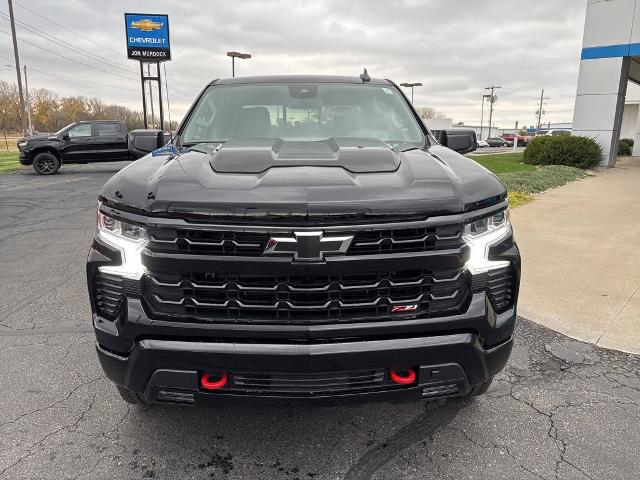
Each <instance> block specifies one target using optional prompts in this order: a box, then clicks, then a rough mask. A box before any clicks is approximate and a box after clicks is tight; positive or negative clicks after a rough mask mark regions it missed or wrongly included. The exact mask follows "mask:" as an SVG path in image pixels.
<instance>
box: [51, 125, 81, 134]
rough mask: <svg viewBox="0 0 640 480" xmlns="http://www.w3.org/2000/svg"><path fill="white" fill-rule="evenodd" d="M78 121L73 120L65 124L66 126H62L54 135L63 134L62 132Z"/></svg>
mask: <svg viewBox="0 0 640 480" xmlns="http://www.w3.org/2000/svg"><path fill="white" fill-rule="evenodd" d="M75 123H76V122H72V123H70V124H69V125H65V126H64V127H62V128H61V129H60V130H58V131H57V132H56V133H54V135H62V132H64V131H65V130H66V129H67V128H69V127H70V126H71V125H75Z"/></svg>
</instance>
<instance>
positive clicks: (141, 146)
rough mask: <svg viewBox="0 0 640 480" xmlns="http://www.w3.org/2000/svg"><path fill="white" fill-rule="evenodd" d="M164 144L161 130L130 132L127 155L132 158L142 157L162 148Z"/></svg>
mask: <svg viewBox="0 0 640 480" xmlns="http://www.w3.org/2000/svg"><path fill="white" fill-rule="evenodd" d="M165 143H166V141H165V138H164V132H163V131H162V130H131V131H130V132H129V137H128V148H129V153H130V154H131V155H132V156H133V157H134V158H140V157H144V156H145V155H146V154H147V153H149V152H153V151H154V150H157V149H158V148H160V147H162V146H164V144H165Z"/></svg>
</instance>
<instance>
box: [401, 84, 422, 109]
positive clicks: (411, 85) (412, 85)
mask: <svg viewBox="0 0 640 480" xmlns="http://www.w3.org/2000/svg"><path fill="white" fill-rule="evenodd" d="M400 85H401V86H403V87H411V104H413V87H421V86H422V83H420V82H416V83H409V82H404V83H401V84H400Z"/></svg>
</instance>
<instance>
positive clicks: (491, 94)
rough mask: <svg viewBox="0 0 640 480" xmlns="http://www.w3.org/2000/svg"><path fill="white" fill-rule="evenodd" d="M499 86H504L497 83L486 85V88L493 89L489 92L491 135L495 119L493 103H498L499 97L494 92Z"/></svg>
mask: <svg viewBox="0 0 640 480" xmlns="http://www.w3.org/2000/svg"><path fill="white" fill-rule="evenodd" d="M499 88H502V87H500V86H497V85H491V86H490V87H485V90H491V93H490V94H489V136H491V121H492V119H493V104H494V103H496V100H497V99H498V97H496V96H495V95H494V92H495V91H496V90H498V89H499Z"/></svg>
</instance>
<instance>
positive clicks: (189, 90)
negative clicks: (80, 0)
mask: <svg viewBox="0 0 640 480" xmlns="http://www.w3.org/2000/svg"><path fill="white" fill-rule="evenodd" d="M14 3H15V4H16V5H17V6H19V7H20V8H22V9H23V10H26V11H27V12H29V13H31V14H33V15H35V16H37V17H39V18H42V19H43V20H46V21H47V22H49V23H51V24H52V25H55V26H57V27H59V28H62V29H63V30H66V31H67V32H70V33H72V34H74V35H75V36H77V37H79V38H82V39H83V40H86V41H87V42H90V43H92V44H94V45H96V46H98V47H100V48H101V49H103V50H109V51H111V52H113V53H116V54H117V55H122V52H120V51H118V50H116V49H114V48H109V47H107V46H105V45H104V44H102V43H98V42H96V41H95V40H92V39H91V38H89V37H87V36H85V35H82V34H81V33H78V32H76V31H75V30H72V29H70V28H69V27H67V26H65V25H62V24H60V23H58V22H55V21H54V20H51V19H50V18H48V17H46V16H44V15H41V14H40V13H38V12H36V11H34V10H32V9H30V8H28V7H26V6H24V5H23V4H22V3H20V2H17V1H15V0H14ZM21 23H24V22H21ZM32 28H34V29H35V27H32ZM40 32H42V33H45V32H44V31H42V30H40ZM46 35H48V34H46ZM49 36H50V37H51V35H49ZM52 38H55V37H52ZM77 48H78V49H80V50H84V49H82V48H81V47H77ZM85 51H86V50H85ZM87 52H88V51H87ZM92 55H93V56H98V57H99V55H95V54H92ZM101 58H104V57H101ZM120 65H122V64H120ZM121 68H122V67H121ZM129 71H130V72H131V73H136V74H137V73H138V72H137V70H129ZM172 85H173V90H174V91H175V90H178V91H180V90H182V93H183V94H185V95H187V94H188V95H189V98H192V97H193V96H195V94H196V93H197V92H198V91H199V90H200V87H198V88H191V87H189V86H188V85H184V84H181V83H180V82H177V81H176V80H175V79H174V80H172ZM194 92H195V93H194ZM178 98H180V97H178ZM184 99H185V100H186V98H184Z"/></svg>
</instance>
